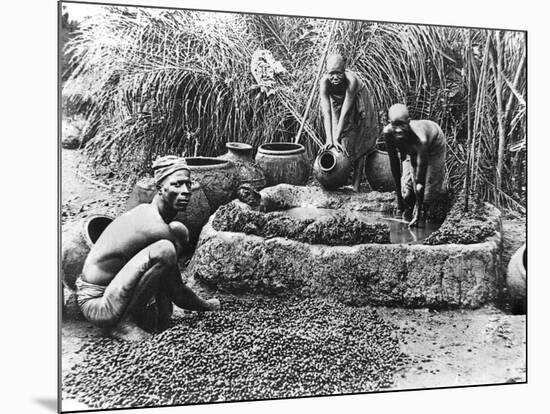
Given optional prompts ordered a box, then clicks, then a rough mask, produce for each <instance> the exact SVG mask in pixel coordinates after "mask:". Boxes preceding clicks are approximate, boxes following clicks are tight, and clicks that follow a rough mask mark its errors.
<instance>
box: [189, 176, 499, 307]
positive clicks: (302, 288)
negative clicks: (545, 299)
mask: <svg viewBox="0 0 550 414" xmlns="http://www.w3.org/2000/svg"><path fill="white" fill-rule="evenodd" d="M278 187H280V189H281V190H282V191H281V192H282V193H283V195H284V194H285V193H286V195H288V198H285V197H284V196H282V195H281V194H280V193H278V192H277V191H276V190H277V189H276V188H268V189H264V190H263V191H262V196H265V199H266V201H267V202H268V204H269V205H274V204H276V205H278V206H281V205H284V206H285V207H287V208H288V207H295V206H297V205H300V204H298V202H306V203H307V201H308V200H309V202H310V203H311V204H309V206H314V207H320V206H319V205H318V204H323V207H327V206H329V207H330V206H332V207H333V208H338V207H339V206H343V205H344V201H343V200H347V202H348V203H349V205H351V206H353V207H355V208H356V209H367V208H364V207H365V206H369V207H374V208H380V209H382V211H384V209H388V208H391V204H390V207H388V206H387V203H386V204H385V205H384V203H383V202H381V201H380V199H384V198H386V199H392V202H393V195H392V194H391V193H388V194H387V196H386V195H384V194H383V193H378V194H373V193H369V194H351V195H350V194H347V193H345V192H344V193H341V199H339V197H338V195H337V194H329V196H327V197H324V198H323V197H318V198H315V197H314V196H313V195H314V194H315V192H319V191H322V190H320V189H309V188H303V191H300V190H301V189H296V187H294V188H291V187H292V186H287V187H281V186H278ZM300 192H301V193H302V194H300ZM342 199H343V200H342ZM360 199H363V200H365V204H361V203H360V202H359V200H360ZM283 200H286V203H283ZM289 204H290V205H289ZM302 205H303V204H302ZM306 205H308V204H306ZM347 207H348V205H347V204H346V208H347ZM378 211H380V210H378ZM487 211H488V215H489V219H490V220H491V221H492V222H493V223H494V225H495V228H496V231H495V233H494V235H493V236H491V237H489V238H487V239H486V240H485V241H484V242H483V243H476V244H469V245H459V244H450V245H439V246H426V245H418V244H417V245H408V244H387V245H382V244H359V245H355V246H326V245H313V244H308V243H301V242H298V241H294V240H288V239H286V238H280V237H275V238H272V239H266V238H263V237H258V236H255V235H247V234H244V233H234V232H223V231H216V230H214V228H213V227H212V225H211V222H212V218H211V219H210V221H209V223H208V224H207V225H206V226H205V227H204V229H203V231H202V233H201V237H200V240H199V244H198V247H197V250H196V252H195V255H194V256H193V259H192V260H191V263H190V265H189V267H188V269H187V274H188V275H189V276H190V277H193V278H196V279H197V280H199V281H201V282H204V283H206V284H208V285H210V286H211V287H214V288H217V289H220V290H222V291H230V292H257V293H263V294H270V295H281V296H285V295H289V294H297V295H302V296H332V297H336V298H338V299H339V300H341V301H343V302H345V303H348V304H355V305H362V304H365V303H371V304H384V305H399V306H407V307H423V306H426V307H432V308H445V307H451V308H453V307H462V308H476V307H479V306H481V305H483V304H485V303H487V302H489V301H491V300H493V299H494V298H495V297H496V294H497V291H498V289H499V288H500V287H501V284H502V281H501V277H500V253H501V224H500V212H499V211H498V210H497V209H496V208H494V207H492V206H487Z"/></svg>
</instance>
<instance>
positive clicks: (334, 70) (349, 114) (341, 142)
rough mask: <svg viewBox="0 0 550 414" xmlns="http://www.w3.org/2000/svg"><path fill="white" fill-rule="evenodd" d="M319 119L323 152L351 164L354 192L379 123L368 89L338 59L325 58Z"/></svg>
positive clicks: (335, 55) (333, 57) (338, 57)
mask: <svg viewBox="0 0 550 414" xmlns="http://www.w3.org/2000/svg"><path fill="white" fill-rule="evenodd" d="M319 95H320V104H321V116H322V118H323V125H324V128H325V134H326V145H325V147H324V148H329V147H331V146H335V147H336V148H337V149H338V150H339V151H345V152H346V153H347V155H348V156H349V157H350V159H351V161H352V163H353V189H354V190H355V191H359V185H360V183H361V178H362V175H363V170H364V169H365V158H366V155H367V153H368V152H369V151H370V150H371V149H372V148H373V147H374V145H375V143H376V135H377V134H378V131H379V130H378V120H377V117H376V113H375V111H374V107H373V105H372V101H371V99H370V97H369V95H368V93H367V89H366V87H365V85H364V83H363V81H361V79H359V77H358V76H357V75H356V74H355V73H353V72H351V71H348V70H346V68H345V64H344V59H343V58H342V56H341V55H338V54H334V55H330V56H329V57H328V58H327V73H326V74H325V75H323V77H322V78H321V83H320V87H319Z"/></svg>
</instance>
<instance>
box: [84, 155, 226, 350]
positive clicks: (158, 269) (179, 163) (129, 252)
mask: <svg viewBox="0 0 550 414" xmlns="http://www.w3.org/2000/svg"><path fill="white" fill-rule="evenodd" d="M153 170H154V172H155V181H156V183H157V189H158V193H157V194H156V195H155V197H154V198H153V200H152V201H151V203H150V204H141V205H139V206H137V207H135V208H133V209H132V210H130V211H128V212H127V213H125V214H123V215H121V216H120V217H118V218H116V219H115V220H114V221H113V222H112V223H110V224H109V226H107V228H106V229H105V230H104V231H103V233H102V234H101V236H100V237H99V239H98V240H97V242H96V243H95V244H94V246H93V247H92V249H91V251H90V253H89V254H88V257H87V259H86V261H85V263H84V268H83V270H82V275H81V276H80V278H79V279H78V280H77V282H76V286H77V301H78V304H79V306H80V309H81V310H82V313H83V315H84V316H85V318H86V319H87V320H89V321H90V322H92V323H94V324H95V325H98V326H101V327H105V328H107V329H108V330H109V332H110V334H111V335H112V336H114V337H116V338H119V339H124V340H131V341H139V340H142V339H146V338H148V337H150V334H149V333H148V332H146V331H145V330H144V329H143V328H145V329H148V330H153V331H159V330H163V329H165V328H166V327H167V325H168V322H169V320H170V316H171V314H172V302H173V303H175V304H176V305H177V306H179V307H180V308H184V309H191V310H216V309H219V306H220V303H219V301H218V300H217V299H211V300H208V301H205V300H203V299H201V298H199V297H198V296H197V295H196V294H195V293H194V292H193V291H192V290H191V289H190V288H188V287H187V286H185V285H184V284H183V281H182V279H181V274H180V271H179V269H178V265H177V257H178V255H179V254H180V253H182V250H183V249H184V247H185V246H186V243H187V240H188V232H187V229H186V227H185V226H184V225H183V224H181V223H179V222H177V221H173V220H174V218H175V217H176V214H177V213H178V212H179V211H183V210H185V208H186V207H187V204H188V203H189V200H190V198H191V175H190V170H189V168H188V166H187V164H186V162H185V159H184V158H178V157H174V156H168V157H164V158H161V159H159V160H157V161H155V163H154V164H153Z"/></svg>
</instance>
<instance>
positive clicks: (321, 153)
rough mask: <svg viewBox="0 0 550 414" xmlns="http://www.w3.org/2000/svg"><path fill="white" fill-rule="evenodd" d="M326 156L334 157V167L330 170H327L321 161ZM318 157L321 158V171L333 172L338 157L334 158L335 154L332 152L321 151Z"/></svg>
mask: <svg viewBox="0 0 550 414" xmlns="http://www.w3.org/2000/svg"><path fill="white" fill-rule="evenodd" d="M325 155H330V156H331V157H332V165H331V166H330V167H328V168H325V167H324V166H323V163H322V162H321V159H322V158H323V156H325ZM317 157H318V158H319V168H321V171H324V172H329V171H332V170H333V169H334V167H336V157H335V156H334V154H333V152H332V151H331V150H325V151H321V152H320V153H319V155H318V156H317Z"/></svg>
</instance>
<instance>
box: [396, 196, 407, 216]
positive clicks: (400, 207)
mask: <svg viewBox="0 0 550 414" xmlns="http://www.w3.org/2000/svg"><path fill="white" fill-rule="evenodd" d="M404 211H405V201H404V200H403V197H401V196H400V195H398V196H397V214H403V212H404Z"/></svg>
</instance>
